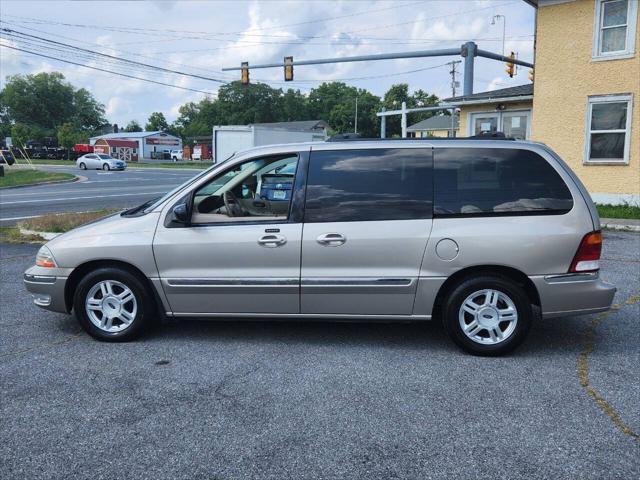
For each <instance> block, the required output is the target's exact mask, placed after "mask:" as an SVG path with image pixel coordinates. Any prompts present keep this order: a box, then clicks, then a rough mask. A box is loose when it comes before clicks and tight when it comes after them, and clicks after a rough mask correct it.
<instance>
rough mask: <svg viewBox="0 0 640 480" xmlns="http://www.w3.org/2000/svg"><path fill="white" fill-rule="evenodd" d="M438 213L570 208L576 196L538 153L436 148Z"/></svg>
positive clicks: (562, 210) (483, 213)
mask: <svg viewBox="0 0 640 480" xmlns="http://www.w3.org/2000/svg"><path fill="white" fill-rule="evenodd" d="M434 162H435V180H434V185H435V186H434V188H435V207H434V214H436V215H445V216H446V215H455V216H459V215H469V216H474V215H476V216H486V215H513V214H535V213H541V214H549V213H566V212H568V211H569V210H571V208H572V206H573V200H572V199H571V193H570V192H569V189H568V188H567V186H566V185H565V183H564V181H563V180H562V178H560V176H559V175H558V173H557V172H556V171H555V170H554V169H553V167H552V166H551V165H549V164H548V163H547V161H546V160H545V159H543V158H542V157H541V156H540V155H538V154H537V153H534V152H530V151H528V150H518V149H503V148H500V149H498V148H493V149H491V148H443V149H435V151H434Z"/></svg>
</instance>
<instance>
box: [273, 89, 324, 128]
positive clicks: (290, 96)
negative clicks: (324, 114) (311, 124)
mask: <svg viewBox="0 0 640 480" xmlns="http://www.w3.org/2000/svg"><path fill="white" fill-rule="evenodd" d="M296 120H319V119H315V118H309V107H308V101H307V97H305V96H304V95H303V94H302V93H301V92H300V90H294V89H292V88H289V89H288V90H287V91H286V92H284V94H283V95H282V111H281V113H280V115H279V118H278V121H280V122H293V121H296Z"/></svg>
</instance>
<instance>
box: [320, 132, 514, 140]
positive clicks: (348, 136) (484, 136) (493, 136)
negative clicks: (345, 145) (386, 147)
mask: <svg viewBox="0 0 640 480" xmlns="http://www.w3.org/2000/svg"><path fill="white" fill-rule="evenodd" d="M385 140H391V141H395V142H399V141H405V142H406V141H415V140H428V141H429V142H430V141H432V140H435V141H439V140H511V141H515V140H516V139H515V138H513V137H507V136H506V135H505V134H504V132H486V133H481V134H479V135H472V136H470V137H422V138H418V137H413V138H377V137H376V138H366V137H361V136H360V134H358V133H339V134H338V135H334V136H332V137H329V138H327V139H326V140H325V142H375V141H378V142H379V141H385Z"/></svg>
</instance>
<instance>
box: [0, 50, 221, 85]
mask: <svg viewBox="0 0 640 480" xmlns="http://www.w3.org/2000/svg"><path fill="white" fill-rule="evenodd" d="M0 47H4V48H10V49H11V50H18V51H20V52H24V53H28V54H30V55H36V56H38V57H44V58H48V59H51V60H55V61H58V62H64V63H69V64H71V65H76V66H78V67H84V68H90V69H91V70H98V71H99V72H105V73H111V74H113V75H119V76H121V77H126V78H132V79H134V80H141V81H143V82H149V83H155V84H156V85H164V86H165V87H173V88H179V89H181V90H189V91H191V92H197V93H204V94H205V95H216V93H215V92H208V91H205V90H197V89H195V88H189V87H181V86H179V85H173V84H170V83H164V82H159V81H157V80H151V79H148V78H142V77H136V76H134V75H128V74H126V73H122V72H114V71H113V70H107V69H104V68H99V67H93V66H91V65H84V64H82V63H78V62H72V61H71V60H64V59H62V58H56V57H52V56H50V55H45V54H43V53H38V52H32V51H29V50H25V49H23V48H18V47H14V46H11V45H5V44H3V43H0Z"/></svg>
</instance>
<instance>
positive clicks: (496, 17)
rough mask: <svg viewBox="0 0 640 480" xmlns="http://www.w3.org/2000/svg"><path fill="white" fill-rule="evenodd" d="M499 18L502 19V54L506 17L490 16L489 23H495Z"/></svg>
mask: <svg viewBox="0 0 640 480" xmlns="http://www.w3.org/2000/svg"><path fill="white" fill-rule="evenodd" d="M499 18H501V19H502V55H503V56H504V52H505V50H504V39H505V33H506V31H507V19H506V17H505V16H504V15H494V16H493V17H491V25H495V24H496V21H497V20H498V19H499Z"/></svg>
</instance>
